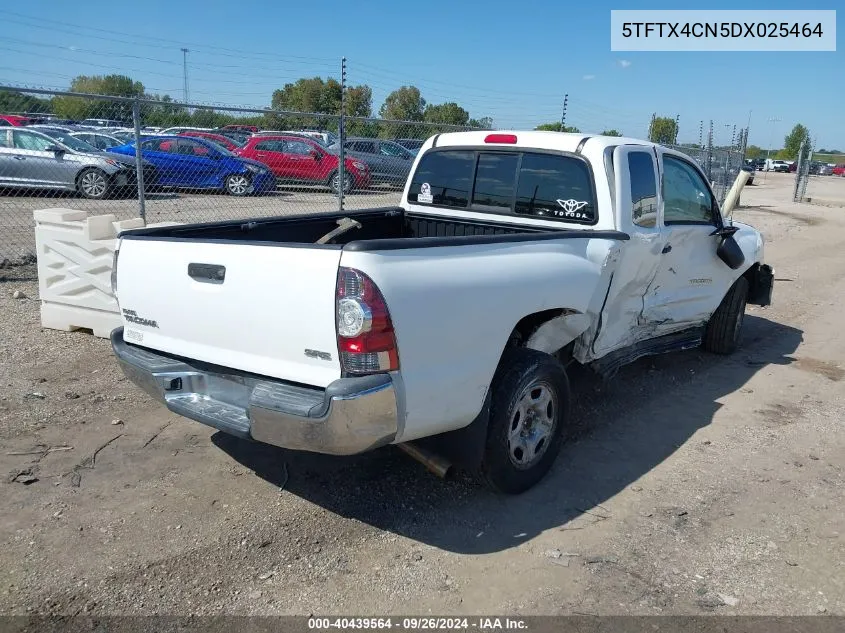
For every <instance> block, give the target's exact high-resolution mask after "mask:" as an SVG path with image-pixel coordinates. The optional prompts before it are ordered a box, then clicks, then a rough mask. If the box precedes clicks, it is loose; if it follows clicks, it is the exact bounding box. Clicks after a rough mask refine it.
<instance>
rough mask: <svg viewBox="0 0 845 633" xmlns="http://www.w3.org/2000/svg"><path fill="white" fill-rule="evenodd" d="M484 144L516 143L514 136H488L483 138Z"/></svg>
mask: <svg viewBox="0 0 845 633" xmlns="http://www.w3.org/2000/svg"><path fill="white" fill-rule="evenodd" d="M484 142H485V143H508V144H509V145H513V144H514V143H516V134H488V135H487V136H485V137H484Z"/></svg>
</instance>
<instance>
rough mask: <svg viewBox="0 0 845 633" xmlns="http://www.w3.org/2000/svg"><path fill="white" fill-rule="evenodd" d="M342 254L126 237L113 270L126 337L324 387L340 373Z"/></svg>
mask: <svg viewBox="0 0 845 633" xmlns="http://www.w3.org/2000/svg"><path fill="white" fill-rule="evenodd" d="M340 253H341V251H340V249H335V248H320V247H311V248H309V247H295V246H275V245H259V244H244V243H237V242H227V243H223V242H202V241H199V240H197V241H181V240H179V241H171V240H156V239H149V238H131V237H125V238H123V239H122V240H121V243H120V255H119V257H118V264H117V297H118V302H119V304H120V308H121V310H122V313H123V323H124V328H125V331H124V338H125V340H126V342H128V343H134V344H136V345H142V346H144V347H149V348H151V349H154V350H159V351H162V352H165V353H167V354H172V355H176V356H183V357H186V358H189V359H193V360H199V361H205V362H207V363H213V364H215V365H222V366H223V367H228V368H233V369H239V370H242V371H245V372H251V373H255V374H261V375H263V376H269V377H273V378H280V379H283V380H290V381H294V382H300V383H304V384H307V385H313V386H318V387H325V386H327V385H328V384H329V383H330V382H332V381H333V380H336V379H337V378H340V374H341V372H340V363H339V362H338V354H337V338H336V332H335V285H336V281H337V270H338V265H339V262H340ZM221 267H224V268H225V271H222V270H221ZM220 274H222V275H223V278H222V279H220V278H219V276H220Z"/></svg>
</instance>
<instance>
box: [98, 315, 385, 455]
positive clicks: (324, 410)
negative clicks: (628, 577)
mask: <svg viewBox="0 0 845 633" xmlns="http://www.w3.org/2000/svg"><path fill="white" fill-rule="evenodd" d="M111 343H112V348H113V349H114V353H115V355H116V356H117V359H118V360H119V361H120V365H121V368H122V369H123V372H124V373H125V374H126V376H127V377H128V378H129V379H130V380H131V381H132V382H134V383H135V384H137V385H138V386H139V387H141V388H142V389H143V390H144V391H146V392H147V393H148V394H150V395H151V396H153V397H154V398H156V399H157V400H159V401H161V402H163V403H164V404H165V405H166V406H167V408H168V409H170V410H171V411H173V412H174V413H178V414H179V415H182V416H184V417H186V418H190V419H192V420H196V421H197V422H202V423H203V424H207V425H208V426H211V427H214V428H215V429H218V430H220V431H224V432H226V433H230V434H232V435H236V436H238V437H242V438H246V439H254V440H257V441H259V442H264V443H266V444H272V445H274V446H281V447H283V448H290V449H295V450H303V451H313V452H316V453H329V454H333V455H351V454H354V453H362V452H364V451H367V450H369V449H372V448H376V447H378V446H382V445H384V444H389V443H390V442H391V441H392V440H393V439H394V438H395V437H396V433H397V428H398V425H397V412H396V394H395V392H394V388H393V382H392V380H391V378H390V376H389V375H387V374H378V375H375V376H362V377H360V378H342V379H340V380H336V381H334V382H333V383H332V384H330V385H329V386H328V387H327V388H326V389H317V388H312V387H302V386H298V385H293V384H290V383H286V382H283V381H280V380H273V379H269V378H259V377H255V376H252V375H249V374H245V373H242V372H237V371H234V370H230V369H226V368H222V367H216V366H207V365H204V364H202V363H195V362H193V361H182V360H179V359H175V358H170V357H168V356H165V355H164V354H161V353H160V352H155V351H152V350H148V349H145V348H142V347H137V346H135V345H130V344H128V343H126V342H125V341H124V340H123V328H122V327H121V328H117V329H116V330H114V331H113V332H112V334H111Z"/></svg>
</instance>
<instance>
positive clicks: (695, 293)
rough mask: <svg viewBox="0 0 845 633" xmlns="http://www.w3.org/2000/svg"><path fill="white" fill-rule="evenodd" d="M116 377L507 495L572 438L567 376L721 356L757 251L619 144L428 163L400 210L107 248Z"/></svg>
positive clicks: (638, 146) (562, 143) (471, 151)
mask: <svg viewBox="0 0 845 633" xmlns="http://www.w3.org/2000/svg"><path fill="white" fill-rule="evenodd" d="M112 281H113V286H114V288H113V289H114V291H115V295H116V297H117V299H118V302H119V305H120V309H121V312H122V315H123V327H121V328H118V329H116V330H115V331H114V332H113V334H112V345H113V348H114V352H115V354H116V355H117V358H118V359H119V362H120V364H121V365H122V367H123V369H124V371H125V373H126V375H127V376H128V377H129V378H130V379H131V380H133V381H134V382H135V383H137V384H138V385H139V386H140V387H141V388H143V389H144V390H145V391H147V392H148V393H149V394H150V395H152V396H154V397H155V398H157V399H159V400H160V401H162V402H163V403H164V404H165V405H166V406H167V408H168V409H170V410H171V411H173V412H175V413H177V414H180V415H182V416H184V417H187V418H191V419H193V420H196V421H199V422H202V423H204V424H207V425H209V426H211V427H214V428H216V429H219V430H221V431H225V432H227V433H231V434H233V435H236V436H239V437H241V438H246V439H250V440H256V441H258V442H265V443H267V444H272V445H275V446H279V447H284V448H287V449H295V450H304V451H314V452H318V453H330V454H353V453H360V452H363V451H368V450H371V449H374V448H377V447H380V446H383V445H387V444H399V445H403V446H417V447H421V449H422V450H428V451H429V454H431V453H432V452H433V451H439V452H438V453H436V454H438V455H441V456H444V457H446V458H448V459H450V460H453V461H452V463H455V464H458V465H462V466H464V467H467V468H471V469H473V470H474V471H475V472H478V473H479V474H480V475H481V477H482V479H483V480H484V481H485V482H487V483H488V484H489V485H490V486H491V487H493V488H494V489H496V490H498V491H501V492H505V493H519V492H522V491H524V490H526V489H528V488H529V487H531V486H532V485H534V484H535V483H536V482H538V481H539V480H540V479H541V478H542V477H543V476H544V475H545V474H546V472H547V471H548V470H549V468H550V466H551V465H552V463H553V461H554V460H555V458H556V456H557V455H558V453H559V452H560V448H561V444H562V442H563V440H564V438H565V437H566V431H567V427H569V425H570V418H569V415H570V414H569V403H570V390H569V383H568V380H567V366H569V365H570V364H571V363H579V364H582V365H587V366H589V367H591V368H593V369H595V370H596V371H597V372H598V373H600V374H602V375H604V376H611V375H612V374H613V373H614V372H615V371H616V370H617V369H618V368H619V367H620V366H622V365H623V364H625V363H630V362H631V361H634V360H635V359H637V358H640V357H642V356H645V355H649V354H656V353H663V352H669V351H673V350H681V349H687V348H691V347H695V346H699V345H701V346H703V347H704V349H706V350H709V351H710V352H714V353H716V354H729V353H731V352H732V351H733V350H734V349H735V348H736V347H737V344H738V343H739V341H740V332H741V328H742V322H743V315H744V313H745V308H746V304H757V305H768V304H769V303H770V300H771V294H772V284H773V274H772V269H771V268H770V267H769V266H768V265H766V264H765V263H764V260H763V238H762V236H761V235H760V233H759V232H757V231H756V230H755V229H753V228H752V227H750V226H747V225H745V224H741V223H739V222H733V221H731V220H730V219H729V218H726V217H723V215H722V213H721V211H720V206H719V203H718V201H717V200H716V198H715V197H714V195H713V192H712V190H711V188H710V184H709V182H708V180H707V178H706V176H705V175H704V173H703V172H702V171H701V169H700V167H699V166H698V165H697V164H696V163H695V161H694V160H691V159H690V158H689V157H688V156H686V155H684V154H682V153H679V152H677V151H674V150H672V149H669V148H666V147H662V146H660V145H655V144H653V143H649V142H645V141H639V140H635V139H628V138H619V137H604V136H590V135H585V134H564V133H558V132H539V131H532V132H495V133H491V132H477V131H475V132H459V133H449V134H440V135H436V136H433V137H431V138H430V139H428V140H427V141H426V142H425V144H424V145H423V147H422V148H421V150H420V152H419V154H418V155H417V157H416V159H415V160H414V163H413V167H412V169H411V173H410V176H409V179H408V181H407V183H406V184H405V188H404V191H403V193H402V198H401V203H400V206H398V207H389V208H376V209H366V210H356V211H344V212H334V213H322V214H316V215H307V216H299V217H274V218H258V219H253V220H231V221H226V222H214V223H203V224H190V225H178V226H167V227H158V228H149V229H139V230H132V231H126V232H124V233H122V234H121V236H120V241H119V248H118V250H117V252H116V253H115V261H114V269H113V279H112Z"/></svg>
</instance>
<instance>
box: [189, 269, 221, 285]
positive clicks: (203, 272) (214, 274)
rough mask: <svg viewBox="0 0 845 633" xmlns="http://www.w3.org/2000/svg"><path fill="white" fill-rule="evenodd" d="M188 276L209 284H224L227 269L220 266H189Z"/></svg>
mask: <svg viewBox="0 0 845 633" xmlns="http://www.w3.org/2000/svg"><path fill="white" fill-rule="evenodd" d="M188 276H189V277H191V278H192V279H196V280H197V281H201V282H203V283H207V284H222V283H223V281H224V280H225V279H226V267H225V266H220V265H219V264H188Z"/></svg>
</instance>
